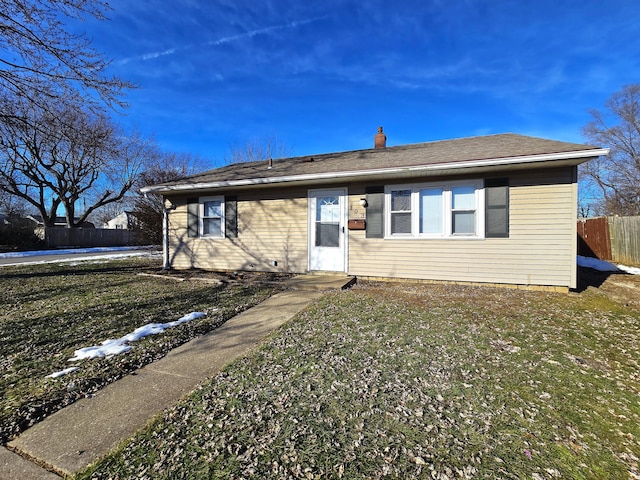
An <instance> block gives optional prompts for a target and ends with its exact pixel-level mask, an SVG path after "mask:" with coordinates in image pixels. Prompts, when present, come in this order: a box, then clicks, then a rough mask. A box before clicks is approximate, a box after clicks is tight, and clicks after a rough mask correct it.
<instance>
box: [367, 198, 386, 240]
mask: <svg viewBox="0 0 640 480" xmlns="http://www.w3.org/2000/svg"><path fill="white" fill-rule="evenodd" d="M366 194H367V238H383V237H384V187H383V186H381V187H368V188H367V189H366Z"/></svg>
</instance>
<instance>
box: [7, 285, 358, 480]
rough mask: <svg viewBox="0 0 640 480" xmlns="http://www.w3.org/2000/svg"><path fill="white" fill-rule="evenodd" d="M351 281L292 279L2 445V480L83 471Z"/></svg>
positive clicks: (46, 477) (22, 479) (45, 477)
mask: <svg viewBox="0 0 640 480" xmlns="http://www.w3.org/2000/svg"><path fill="white" fill-rule="evenodd" d="M354 280H355V279H353V278H350V277H346V276H344V275H340V276H335V275H301V276H298V277H294V278H293V279H291V280H289V282H288V286H289V287H290V288H292V289H293V290H292V291H286V292H283V293H279V294H276V295H274V296H272V297H271V298H269V299H267V300H265V301H264V302H262V303H261V304H259V305H257V306H255V307H253V308H251V309H249V310H247V311H245V312H243V313H241V314H239V315H237V316H236V317H233V318H232V319H230V320H228V321H227V322H226V323H225V324H224V325H222V326H221V327H220V328H218V329H216V330H214V331H213V332H211V333H209V334H207V335H204V336H202V337H199V338H196V339H194V340H192V341H190V342H188V343H186V344H184V345H182V346H180V347H178V348H175V349H174V350H172V351H171V352H169V354H167V355H166V356H165V357H163V358H162V359H160V360H158V361H156V362H153V363H151V364H149V365H147V366H145V367H143V368H141V369H139V370H137V371H136V372H134V373H132V374H130V375H128V376H126V377H124V378H122V379H120V380H118V381H116V382H114V383H112V384H110V385H108V386H106V387H105V388H103V389H102V390H100V391H99V392H98V393H97V394H95V395H94V396H93V397H91V398H84V399H81V400H79V401H77V402H75V403H73V404H71V405H69V406H68V407H66V408H64V409H62V410H60V411H58V412H57V413H55V414H53V415H51V416H49V417H47V418H46V419H44V420H43V421H42V422H39V423H37V424H36V425H34V426H33V427H31V428H30V429H28V430H26V431H25V432H23V433H22V434H21V435H20V436H18V437H17V438H16V439H14V440H13V441H11V442H9V444H8V447H9V449H10V450H12V451H9V450H7V449H4V448H0V467H1V468H0V479H1V480H4V479H7V480H9V479H12V480H13V479H21V480H29V479H40V478H42V479H48V478H58V477H57V475H55V474H53V473H50V472H57V473H58V474H60V475H72V474H74V473H76V472H78V471H80V470H82V469H84V468H85V467H87V466H88V465H90V464H91V463H93V462H94V461H96V460H97V459H99V458H100V457H102V456H104V455H106V454H107V453H109V452H110V451H111V450H112V449H113V448H115V447H116V446H117V445H118V444H119V443H120V442H122V441H123V440H126V439H127V438H129V437H130V436H132V435H133V434H134V433H135V432H136V431H138V430H140V429H141V428H143V427H144V426H145V425H146V424H147V423H148V422H149V421H150V420H151V419H152V418H153V417H155V416H156V415H158V414H159V413H161V412H162V410H164V409H165V408H168V407H171V406H172V405H174V404H175V403H177V402H178V401H179V400H180V399H181V398H183V397H184V396H185V395H186V394H188V393H189V392H191V391H193V390H194V389H195V387H196V386H197V385H199V384H200V383H202V382H203V381H205V380H206V379H207V378H209V377H211V376H213V375H215V374H216V373H217V372H218V371H220V370H221V369H222V368H224V367H225V366H226V365H228V364H229V363H231V362H232V361H234V360H235V359H237V358H238V357H241V356H243V355H245V354H246V353H247V352H249V351H250V350H251V349H252V348H254V347H255V346H256V345H257V344H258V343H259V342H260V341H262V340H263V339H264V338H265V337H266V336H267V335H269V334H270V333H271V332H272V331H273V330H275V329H276V328H278V327H279V326H280V325H282V324H283V323H285V322H287V321H288V320H290V319H291V318H292V317H293V316H295V315H296V314H297V313H298V312H300V311H301V310H302V309H304V308H305V307H306V306H308V305H309V304H310V303H311V302H312V301H313V300H315V299H317V298H318V297H320V296H321V295H322V291H324V290H330V289H341V288H346V287H347V286H350V285H352V284H353V282H354ZM25 459H29V460H31V461H27V460H25ZM37 465H42V466H43V467H45V468H41V467H38V466H37Z"/></svg>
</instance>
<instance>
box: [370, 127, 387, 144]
mask: <svg viewBox="0 0 640 480" xmlns="http://www.w3.org/2000/svg"><path fill="white" fill-rule="evenodd" d="M373 139H374V142H373V148H385V147H386V146H387V136H386V135H385V134H384V133H383V132H382V127H378V133H376V135H375V136H374V137H373Z"/></svg>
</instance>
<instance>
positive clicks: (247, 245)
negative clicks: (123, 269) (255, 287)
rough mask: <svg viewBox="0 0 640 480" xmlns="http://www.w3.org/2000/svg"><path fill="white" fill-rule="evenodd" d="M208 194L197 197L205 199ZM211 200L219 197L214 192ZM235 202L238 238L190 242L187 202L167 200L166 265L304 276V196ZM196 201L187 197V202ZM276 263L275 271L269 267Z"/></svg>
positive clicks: (262, 194)
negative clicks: (173, 206) (171, 206)
mask: <svg viewBox="0 0 640 480" xmlns="http://www.w3.org/2000/svg"><path fill="white" fill-rule="evenodd" d="M206 195H207V194H201V196H206ZM216 195H218V193H217V192H216ZM227 195H236V196H237V197H238V203H237V211H238V237H237V238H189V237H188V236H187V228H186V225H187V197H186V196H182V197H176V198H171V200H172V201H173V202H174V203H175V204H176V205H177V208H176V209H175V210H173V211H172V212H171V213H170V216H169V224H170V227H169V229H170V249H169V251H170V252H171V257H170V258H171V264H172V267H173V268H176V269H190V268H202V269H207V270H221V271H226V270H255V271H274V272H284V271H287V272H305V271H306V270H307V248H308V247H307V191H306V190H305V189H298V190H289V191H287V192H286V193H282V194H281V193H278V192H275V191H265V190H256V191H255V192H252V193H250V194H243V193H241V192H229V193H228V194H225V196H227ZM191 197H193V198H195V195H193V196H192V195H190V196H189V198H191ZM274 261H276V262H277V266H274V265H273V262H274Z"/></svg>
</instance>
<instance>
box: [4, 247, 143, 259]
mask: <svg viewBox="0 0 640 480" xmlns="http://www.w3.org/2000/svg"><path fill="white" fill-rule="evenodd" d="M148 249H149V247H91V248H64V249H59V250H33V251H30V252H8V253H0V258H24V257H40V256H42V255H70V254H75V253H101V252H122V251H128V250H148Z"/></svg>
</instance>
